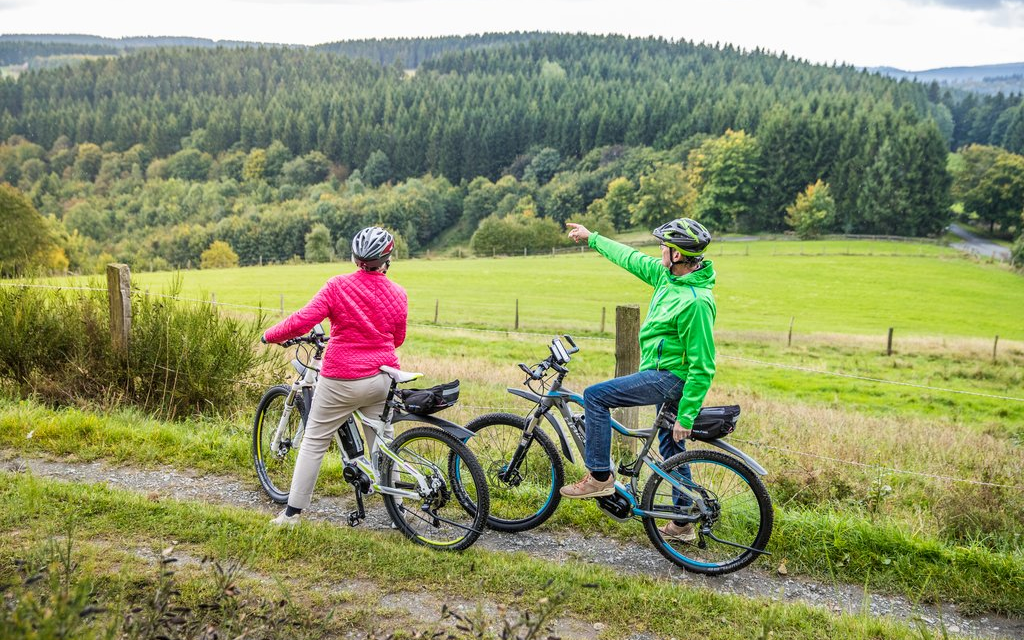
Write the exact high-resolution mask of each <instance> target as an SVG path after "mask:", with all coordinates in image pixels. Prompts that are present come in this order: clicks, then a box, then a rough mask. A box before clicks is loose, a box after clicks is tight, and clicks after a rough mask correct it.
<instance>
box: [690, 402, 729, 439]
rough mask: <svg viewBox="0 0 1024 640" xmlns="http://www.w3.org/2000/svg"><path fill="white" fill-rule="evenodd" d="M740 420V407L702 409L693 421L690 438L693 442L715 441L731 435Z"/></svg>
mask: <svg viewBox="0 0 1024 640" xmlns="http://www.w3.org/2000/svg"><path fill="white" fill-rule="evenodd" d="M739 419H740V406H739V405H738V404H732V405H728V406H725V407H704V408H702V409H701V410H700V413H698V414H697V419H696V420H694V421H693V429H692V430H691V431H690V436H691V437H692V438H693V439H695V440H716V439H718V438H721V437H724V436H727V435H729V434H730V433H732V432H733V431H734V430H735V429H736V421H737V420H739Z"/></svg>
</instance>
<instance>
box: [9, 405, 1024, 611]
mask: <svg viewBox="0 0 1024 640" xmlns="http://www.w3.org/2000/svg"><path fill="white" fill-rule="evenodd" d="M28 427H31V431H32V437H31V438H27V437H26V433H27V428H28ZM233 429H235V428H233V427H227V426H225V425H223V424H222V423H214V422H206V423H185V424H182V423H165V422H160V421H155V420H148V419H143V418H139V417H138V416H137V415H133V414H131V413H122V414H113V415H110V416H105V417H100V416H97V415H94V414H88V413H85V412H81V411H76V410H67V411H60V412H55V411H52V410H47V409H42V408H39V407H37V406H33V405H30V404H28V403H21V404H18V405H6V406H3V407H2V410H0V446H2V447H4V448H8V449H17V450H21V451H25V452H35V453H47V454H54V455H59V456H62V457H64V458H65V459H66V458H67V457H73V458H75V459H78V460H95V459H107V460H112V461H116V462H119V463H128V464H137V465H143V466H171V467H175V468H179V469H189V468H196V469H201V470H204V471H210V472H215V473H220V474H227V475H231V476H235V477H237V478H239V479H241V480H243V481H251V482H252V483H253V485H254V486H255V478H254V474H253V472H252V469H251V466H250V463H249V459H248V449H247V446H248V445H247V442H246V441H245V440H244V435H243V433H242V432H241V431H240V430H234V431H233ZM822 437H823V438H825V439H828V438H829V434H827V433H826V434H822ZM914 442H915V441H910V442H907V443H904V444H905V445H906V446H909V447H911V448H913V447H915V446H916V445H915V444H914ZM329 460H331V462H330V464H328V465H327V466H326V468H325V473H324V476H323V477H322V478H321V481H320V483H319V484H318V491H321V492H322V493H324V494H337V493H342V492H347V491H349V489H348V488H347V487H346V486H345V485H344V484H343V483H342V481H341V479H340V473H339V471H340V469H339V467H340V464H338V461H337V459H336V458H335V457H334V456H329ZM762 462H764V459H762ZM777 464H778V465H779V466H781V467H782V469H783V470H782V472H781V473H777V474H773V475H771V476H769V478H768V480H769V489H770V491H772V493H773V496H774V499H775V501H776V505H777V517H776V521H777V529H776V531H775V533H774V535H773V536H772V543H771V546H770V550H771V551H772V552H773V553H774V554H775V556H774V558H773V559H772V562H773V563H774V562H779V561H783V560H785V561H786V562H787V563H788V568H789V570H790V571H791V572H797V573H805V574H807V575H810V576H813V577H815V578H818V579H823V580H838V581H841V582H846V583H852V584H862V585H865V586H867V587H870V588H871V589H873V590H881V591H886V592H891V593H899V594H904V595H908V596H909V597H911V598H922V599H927V600H948V601H955V602H957V603H959V604H961V605H962V606H963V607H964V609H965V610H967V611H971V612H977V611H994V612H1000V613H1008V614H1013V615H1024V552H1022V551H1021V538H1020V534H1019V533H1018V534H1016V535H1014V534H1012V533H1009V532H1008V531H1007V530H1006V529H1005V527H1007V526H1011V525H1007V524H1005V523H1004V524H999V525H998V526H1001V527H1003V528H1002V529H998V531H997V533H996V534H994V536H995V538H996V540H985V539H982V538H970V539H962V540H958V539H956V538H955V537H952V539H950V538H951V536H941V537H940V535H939V532H938V531H937V529H936V527H937V524H936V523H935V522H934V521H933V520H932V517H933V516H932V515H931V514H932V513H934V514H948V516H949V517H950V518H953V517H954V516H956V515H957V514H961V515H966V516H970V517H976V518H983V517H991V518H996V517H998V515H999V514H1000V513H1001V512H1002V510H1005V511H1006V513H1007V514H1008V517H1009V518H1010V519H1011V520H1013V513H1015V511H1014V509H1015V507H1012V506H1007V505H1009V504H1011V503H1010V502H1009V498H1011V497H1012V496H1004V497H1002V498H1000V497H998V496H997V497H996V498H995V499H992V496H989V501H988V503H987V504H986V503H985V501H984V496H981V495H980V494H965V495H962V496H961V495H959V494H955V495H952V496H949V497H948V498H947V499H948V500H953V501H952V502H942V500H943V498H944V497H945V496H944V495H943V494H942V493H941V490H939V489H937V488H936V486H935V485H934V484H933V485H928V484H925V485H921V484H919V483H915V482H914V481H907V482H905V484H903V485H901V484H898V482H897V480H898V479H893V480H891V481H892V482H893V484H894V486H895V489H892V488H890V491H892V492H893V493H894V496H880V495H879V493H878V492H879V490H880V485H879V484H877V483H871V482H865V483H864V485H865V486H864V488H863V491H859V490H855V484H854V483H855V481H854V478H853V477H852V476H846V477H845V479H844V477H842V476H836V475H833V474H835V473H836V472H834V471H832V472H830V471H828V470H827V469H826V470H825V471H823V472H821V473H807V472H806V471H805V470H803V469H802V467H801V466H800V465H799V464H793V463H791V465H790V466H785V465H783V464H782V462H781V461H780V462H778V463H777ZM769 468H773V467H772V466H771V465H769ZM775 468H778V467H775ZM578 472H579V471H578V469H577V470H571V471H570V473H571V474H572V473H578ZM886 480H887V481H890V480H889V478H888V477H886ZM843 487H846V491H847V495H844V496H837V495H835V494H836V492H837V491H839V490H841V489H842V488H843ZM872 492H874V494H872ZM954 498H955V500H954ZM928 500H930V501H931V502H930V503H929V502H927V501H928ZM979 502H980V503H982V505H981V506H982V507H984V509H985V510H980V511H979V510H975V511H970V510H969V509H971V508H977V507H978V506H979V505H977V504H975V503H979ZM987 509H991V511H988V510H987ZM914 513H916V514H918V519H917V520H915V519H914V517H913V514H914ZM548 526H549V528H552V529H558V528H573V529H578V530H582V531H590V532H594V533H597V534H599V535H611V536H615V537H620V538H625V539H633V540H635V541H638V542H642V541H643V540H644V538H643V533H642V531H641V530H640V528H639V527H636V526H632V525H627V526H623V525H618V524H615V523H613V522H612V521H610V520H609V519H608V518H606V517H604V516H603V514H601V513H600V512H599V511H598V510H597V509H596V508H595V507H594V506H593V505H591V504H580V503H567V504H564V505H562V507H561V508H560V509H559V510H558V512H557V513H556V515H555V517H554V518H553V519H552V521H551V522H550V524H549V525H548ZM954 533H955V532H954ZM995 542H998V544H995Z"/></svg>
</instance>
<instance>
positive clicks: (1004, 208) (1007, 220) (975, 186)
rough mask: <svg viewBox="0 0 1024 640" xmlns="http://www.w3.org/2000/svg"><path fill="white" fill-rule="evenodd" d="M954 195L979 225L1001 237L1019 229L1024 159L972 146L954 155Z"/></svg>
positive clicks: (1007, 153) (1003, 151)
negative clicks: (1002, 234)
mask: <svg viewBox="0 0 1024 640" xmlns="http://www.w3.org/2000/svg"><path fill="white" fill-rule="evenodd" d="M957 155H958V156H959V160H958V162H957V163H956V164H955V165H954V170H953V176H954V177H953V193H954V194H955V195H956V196H957V197H959V198H960V199H961V200H962V201H963V203H964V209H965V211H969V212H974V213H976V214H977V215H978V218H979V220H980V221H981V222H983V223H986V224H988V225H989V227H990V229H994V228H995V226H996V225H998V226H999V227H1000V231H1001V232H1003V233H1004V234H1005V233H1006V232H1007V231H1008V230H1010V229H1012V228H1014V227H1017V228H1018V229H1019V228H1020V216H1021V212H1022V210H1024V204H1022V203H1024V156H1020V155H1017V154H1014V153H1009V152H1007V151H1005V150H1003V149H997V148H995V147H986V146H982V145H971V146H969V147H966V148H964V149H961V150H960V152H959V153H958V154H957Z"/></svg>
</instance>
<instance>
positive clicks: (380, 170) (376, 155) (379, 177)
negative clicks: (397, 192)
mask: <svg viewBox="0 0 1024 640" xmlns="http://www.w3.org/2000/svg"><path fill="white" fill-rule="evenodd" d="M390 179H391V161H390V160H389V159H388V155H387V154H386V153H384V152H383V151H381V150H380V149H377V150H375V151H374V152H373V153H371V154H370V157H369V158H367V159H366V164H365V165H364V166H363V182H365V183H366V184H368V185H370V186H371V187H379V186H380V185H382V184H384V183H385V182H387V181H388V180H390Z"/></svg>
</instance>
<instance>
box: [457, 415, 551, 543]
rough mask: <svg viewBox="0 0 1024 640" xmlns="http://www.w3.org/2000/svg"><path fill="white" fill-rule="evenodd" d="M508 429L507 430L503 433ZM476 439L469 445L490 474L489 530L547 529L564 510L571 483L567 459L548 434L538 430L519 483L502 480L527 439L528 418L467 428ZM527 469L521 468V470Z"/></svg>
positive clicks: (483, 419)
mask: <svg viewBox="0 0 1024 640" xmlns="http://www.w3.org/2000/svg"><path fill="white" fill-rule="evenodd" d="M503 427H504V429H502V428H503ZM466 429H467V430H469V431H472V432H473V434H474V435H473V437H472V438H469V439H468V440H467V441H466V444H467V446H469V449H470V451H472V452H473V454H474V455H475V456H476V458H477V461H479V462H480V465H481V466H482V467H483V469H484V473H485V474H486V475H487V489H488V493H489V494H490V498H491V509H490V516H488V518H487V526H488V527H490V528H491V529H495V530H497V531H506V532H512V533H514V532H518V531H527V530H529V529H533V528H536V527H539V526H540V525H542V524H543V523H544V522H545V521H547V519H548V518H550V517H551V515H552V514H553V513H554V512H555V509H557V508H558V505H559V502H560V501H561V499H562V495H561V494H560V493H559V492H558V490H559V489H560V488H561V487H562V485H563V484H565V468H564V466H563V465H562V456H561V455H560V454H559V452H558V449H557V448H556V447H555V444H554V443H553V442H552V441H551V438H549V437H548V435H547V434H546V433H544V431H543V430H541V429H539V428H536V429H534V431H533V440H532V441H531V442H530V443H529V445H528V450H527V453H526V457H525V458H524V460H523V465H526V466H532V467H533V468H527V469H526V471H525V472H520V473H519V474H518V478H517V479H515V480H508V479H506V480H502V479H501V478H500V477H499V474H500V473H502V472H503V471H505V470H506V469H507V467H508V463H509V462H510V461H511V458H512V455H513V453H515V450H516V448H517V446H518V445H519V442H520V441H521V440H522V431H523V430H524V429H526V419H525V418H522V417H520V416H517V415H514V414H511V413H488V414H484V415H482V416H479V417H477V418H474V419H473V420H471V421H470V422H469V424H467V425H466ZM522 468H523V467H522V466H520V469H522Z"/></svg>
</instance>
